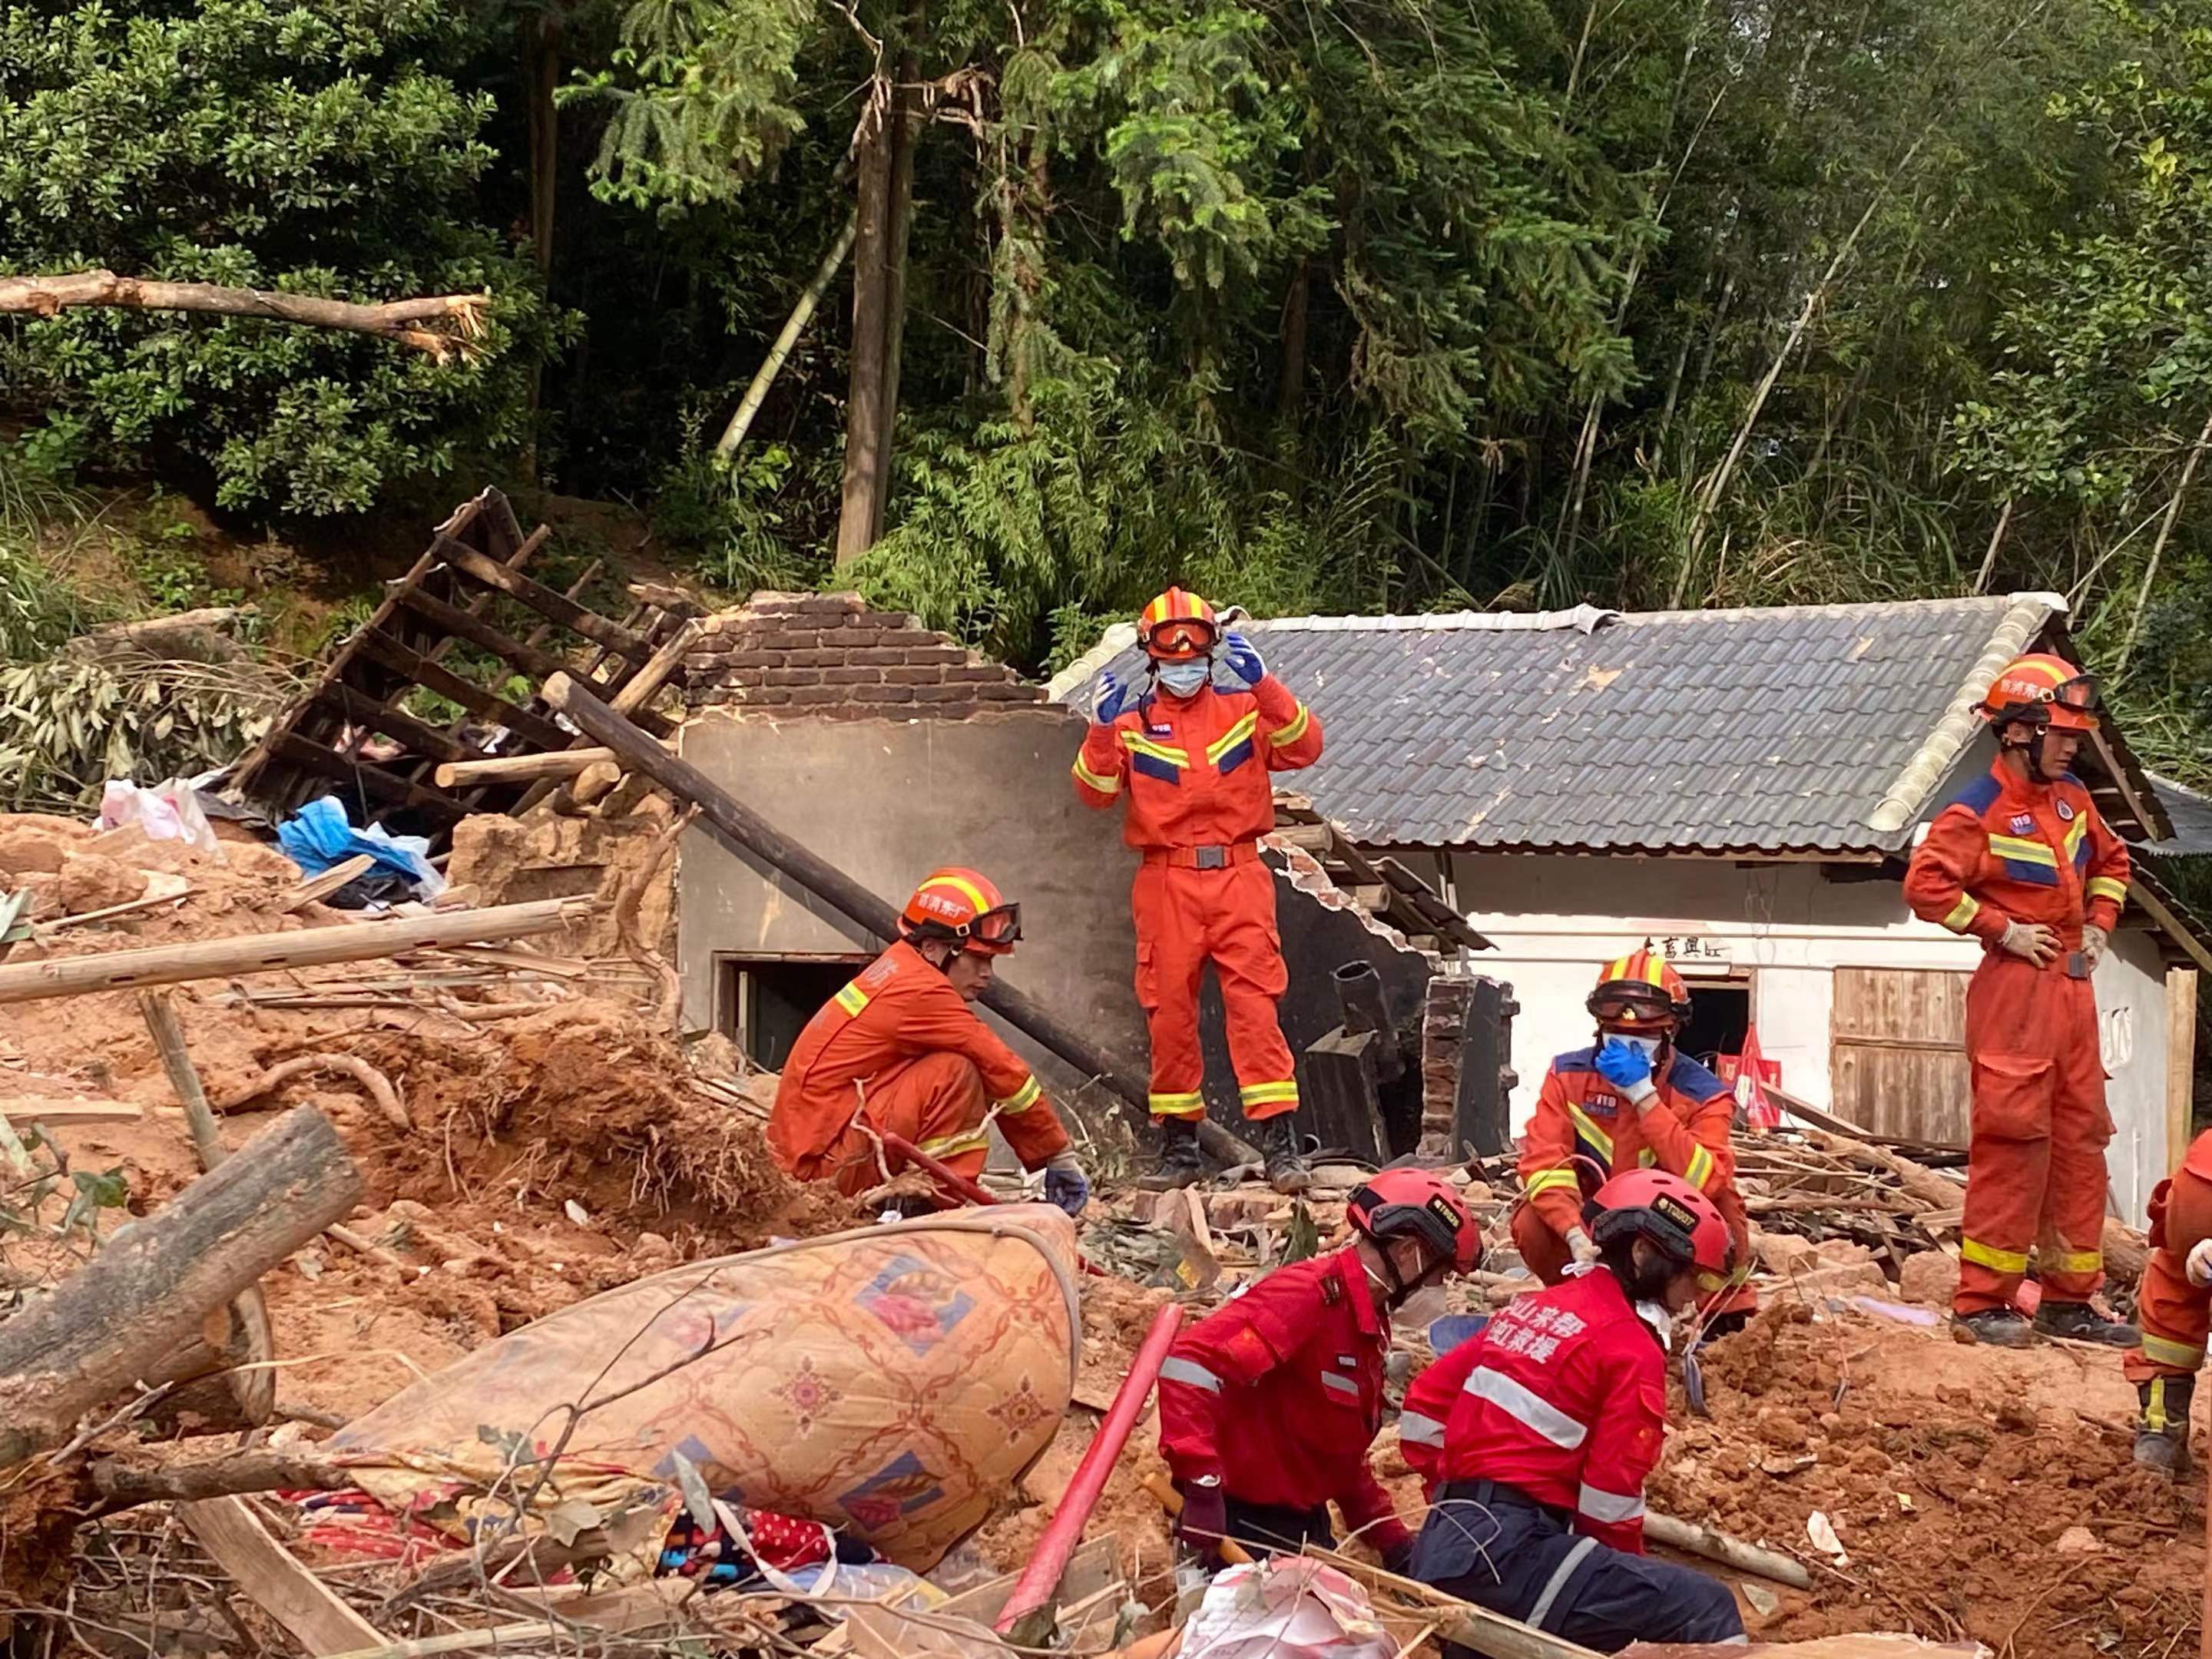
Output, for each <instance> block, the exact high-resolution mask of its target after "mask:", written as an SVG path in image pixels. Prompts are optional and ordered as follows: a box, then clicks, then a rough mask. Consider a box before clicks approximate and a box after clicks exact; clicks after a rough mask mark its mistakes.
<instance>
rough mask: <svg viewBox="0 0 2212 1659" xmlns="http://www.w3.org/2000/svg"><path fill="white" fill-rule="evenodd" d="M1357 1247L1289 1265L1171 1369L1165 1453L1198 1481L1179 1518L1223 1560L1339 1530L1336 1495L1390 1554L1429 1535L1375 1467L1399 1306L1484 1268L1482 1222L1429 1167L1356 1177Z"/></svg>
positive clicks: (1354, 1522)
mask: <svg viewBox="0 0 2212 1659" xmlns="http://www.w3.org/2000/svg"><path fill="white" fill-rule="evenodd" d="M1346 1218H1347V1219H1348V1220H1349V1221H1350V1222H1351V1224H1352V1229H1353V1231H1355V1232H1356V1233H1357V1234H1358V1237H1356V1238H1354V1239H1353V1241H1352V1243H1351V1244H1350V1245H1348V1246H1347V1247H1346V1248H1345V1249H1340V1250H1337V1251H1334V1252H1333V1253H1332V1254H1330V1255H1323V1256H1316V1257H1315V1258H1313V1259H1312V1260H1310V1261H1297V1262H1292V1263H1291V1264H1290V1265H1289V1266H1287V1267H1278V1268H1276V1269H1275V1270H1274V1272H1273V1273H1269V1274H1268V1275H1267V1277H1266V1278H1264V1279H1260V1280H1258V1281H1257V1282H1256V1283H1255V1284H1253V1285H1249V1286H1248V1287H1247V1288H1246V1289H1245V1290H1243V1291H1241V1292H1240V1293H1238V1294H1237V1296H1235V1297H1231V1299H1230V1300H1229V1301H1227V1302H1225V1303H1223V1304H1221V1306H1220V1307H1219V1308H1218V1309H1216V1310H1214V1311H1213V1312H1212V1313H1211V1314H1208V1315H1207V1316H1206V1317H1205V1318H1204V1319H1201V1320H1200V1321H1199V1322H1198V1323H1197V1324H1195V1325H1194V1326H1192V1327H1190V1328H1188V1330H1186V1331H1184V1332H1183V1334H1182V1335H1181V1336H1180V1337H1178V1338H1176V1344H1175V1346H1174V1347H1173V1348H1172V1349H1171V1350H1170V1352H1169V1354H1168V1359H1167V1363H1166V1364H1164V1365H1162V1366H1161V1367H1160V1384H1159V1388H1160V1455H1162V1456H1163V1457H1164V1458H1165V1459H1166V1460H1167V1465H1168V1468H1169V1470H1170V1473H1171V1474H1173V1475H1174V1477H1175V1481H1176V1486H1177V1487H1178V1488H1180V1489H1181V1491H1182V1504H1183V1506H1182V1517H1181V1519H1180V1520H1179V1522H1178V1523H1177V1530H1178V1531H1179V1532H1180V1534H1182V1539H1183V1541H1184V1542H1186V1543H1187V1544H1188V1545H1190V1546H1191V1547H1193V1548H1194V1549H1195V1550H1196V1551H1197V1552H1198V1553H1200V1555H1201V1556H1204V1557H1206V1558H1208V1559H1209V1560H1211V1559H1213V1558H1214V1557H1215V1554H1216V1552H1217V1550H1218V1547H1219V1545H1220V1542H1221V1541H1222V1539H1223V1538H1225V1537H1228V1538H1234V1539H1236V1540H1237V1541H1238V1542H1239V1543H1242V1544H1245V1545H1248V1546H1249V1547H1252V1548H1254V1549H1255V1550H1283V1551H1290V1552H1295V1551H1296V1550H1297V1548H1298V1547H1300V1546H1301V1545H1302V1544H1304V1542H1305V1541H1307V1540H1309V1539H1311V1540H1314V1541H1317V1542H1320V1543H1324V1544H1327V1543H1330V1542H1331V1541H1333V1539H1334V1533H1333V1532H1332V1530H1331V1528H1330V1525H1329V1515H1328V1506H1329V1504H1330V1502H1331V1501H1332V1500H1334V1503H1335V1504H1336V1505H1337V1507H1338V1508H1339V1509H1340V1510H1343V1511H1344V1518H1345V1521H1346V1523H1347V1524H1348V1525H1349V1526H1350V1527H1351V1528H1352V1530H1354V1531H1355V1532H1357V1533H1358V1534H1359V1536H1360V1537H1361V1538H1362V1539H1363V1540H1364V1541H1366V1542H1367V1543H1368V1544H1369V1545H1370V1547H1373V1548H1374V1549H1375V1550H1376V1551H1377V1552H1379V1553H1381V1555H1382V1556H1383V1559H1384V1561H1386V1562H1390V1563H1397V1564H1402V1562H1403V1561H1404V1559H1405V1556H1406V1553H1407V1549H1408V1548H1409V1547H1411V1545H1412V1543H1413V1537H1412V1534H1410V1533H1408V1532H1407V1530H1406V1527H1405V1523H1404V1522H1401V1521H1400V1520H1399V1518H1398V1511H1397V1510H1396V1508H1395V1506H1394V1505H1393V1504H1391V1502H1390V1495H1389V1493H1388V1492H1385V1491H1383V1486H1382V1483H1381V1482H1380V1481H1378V1480H1376V1478H1375V1472H1374V1470H1373V1469H1371V1468H1369V1467H1368V1462H1367V1448H1368V1445H1369V1443H1370V1442H1372V1441H1373V1439H1374V1438H1375V1433H1376V1430H1377V1429H1378V1428H1380V1427H1381V1426H1382V1422H1383V1359H1384V1358H1385V1357H1386V1356H1387V1355H1388V1354H1389V1350H1390V1315H1391V1312H1392V1310H1394V1309H1395V1308H1397V1307H1398V1306H1400V1305H1401V1304H1403V1303H1404V1302H1405V1300H1406V1298H1407V1297H1409V1296H1411V1295H1412V1294H1413V1292H1414V1291H1417V1290H1419V1289H1421V1288H1422V1287H1424V1286H1425V1285H1432V1284H1436V1283H1438V1282H1440V1281H1441V1280H1442V1279H1443V1278H1444V1276H1445V1275H1446V1274H1448V1273H1466V1272H1468V1271H1470V1270H1472V1269H1473V1268H1474V1266H1475V1265H1476V1263H1477V1262H1479V1261H1480V1260H1481V1257H1482V1229H1481V1228H1480V1225H1477V1223H1476V1221H1475V1219H1474V1215H1473V1213H1472V1212H1469V1210H1468V1207H1467V1204H1466V1201H1465V1200H1462V1198H1461V1197H1460V1195H1459V1193H1458V1190H1457V1189H1456V1188H1454V1187H1453V1186H1452V1184H1451V1183H1450V1182H1448V1181H1445V1180H1443V1178H1441V1177H1440V1176H1433V1175H1430V1174H1427V1173H1425V1172H1424V1171H1422V1170H1383V1171H1382V1173H1380V1174H1379V1175H1377V1176H1375V1178H1374V1179H1373V1180H1371V1181H1370V1182H1367V1183H1366V1185H1364V1186H1363V1187H1360V1188H1356V1189H1355V1190H1354V1191H1353V1193H1352V1197H1351V1200H1350V1201H1349V1202H1348V1203H1347V1205H1346Z"/></svg>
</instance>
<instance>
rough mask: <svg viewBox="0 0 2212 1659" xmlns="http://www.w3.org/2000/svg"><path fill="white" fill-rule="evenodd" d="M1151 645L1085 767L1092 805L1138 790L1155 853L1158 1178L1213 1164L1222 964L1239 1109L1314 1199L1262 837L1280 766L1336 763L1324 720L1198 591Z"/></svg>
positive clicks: (1146, 999)
mask: <svg viewBox="0 0 2212 1659" xmlns="http://www.w3.org/2000/svg"><path fill="white" fill-rule="evenodd" d="M1137 639H1138V641H1139V643H1140V644H1141V645H1142V646H1143V647H1144V650H1145V655H1146V660H1147V662H1148V664H1149V666H1150V682H1149V684H1146V686H1144V687H1143V688H1141V689H1139V688H1137V687H1134V686H1126V685H1124V684H1121V681H1120V680H1119V679H1118V678H1115V676H1114V675H1113V674H1111V673H1110V672H1109V673H1106V674H1102V675H1101V676H1099V680H1098V688H1097V702H1095V703H1094V704H1093V707H1092V723H1091V729H1090V731H1089V732H1087V733H1086V734H1085V737H1084V740H1083V748H1082V750H1081V752H1080V753H1079V754H1078V755H1077V756H1076V757H1075V766H1074V775H1075V791H1076V793H1077V794H1079V796H1081V797H1082V798H1083V799H1084V800H1085V801H1086V802H1087V803H1089V804H1090V805H1092V806H1096V807H1101V808H1103V807H1109V806H1111V805H1113V804H1114V803H1115V801H1116V800H1117V799H1121V797H1122V796H1124V795H1125V794H1126V795H1127V799H1128V808H1127V812H1126V814H1125V815H1124V817H1123V819H1122V824H1121V837H1122V839H1123V840H1124V841H1126V842H1128V843H1129V845H1130V846H1132V847H1133V848H1137V849H1138V850H1139V852H1140V853H1142V854H1143V855H1144V866H1143V867H1142V868H1141V869H1139V871H1138V872H1137V879H1136V884H1135V887H1134V889H1133V891H1132V893H1131V896H1130V902H1131V908H1133V910H1134V912H1135V915H1136V923H1137V1000H1138V1002H1139V1004H1140V1005H1141V1006H1143V1008H1144V1010H1145V1017H1146V1021H1147V1022H1148V1024H1150V1026H1151V1030H1152V1091H1151V1094H1152V1120H1153V1121H1154V1122H1156V1123H1157V1124H1158V1126H1159V1129H1160V1178H1159V1180H1158V1182H1157V1183H1156V1184H1158V1185H1163V1186H1170V1187H1187V1186H1188V1185H1190V1184H1191V1182H1194V1181H1196V1180H1197V1179H1198V1178H1199V1176H1200V1175H1201V1174H1202V1173H1203V1172H1204V1169H1203V1165H1202V1164H1200V1160H1199V1155H1198V1125H1199V1121H1200V1119H1201V1118H1203V1117H1204V1116H1205V1115H1206V1098H1205V1096H1204V1094H1203V1093H1202V1092H1201V1091H1202V1089H1203V1086H1204V1085H1205V1082H1206V1063H1205V1060H1204V1059H1203V1058H1202V1057H1201V1055H1200V1051H1199V1032H1198V985H1199V976H1200V973H1201V972H1202V971H1203V970H1204V969H1205V967H1206V963H1208V962H1211V963H1212V964H1213V969H1214V973H1215V975H1217V976H1218V978H1219V980H1220V982H1221V1005H1222V1010H1223V1014H1224V1017H1225V1023H1226V1024H1227V1026H1228V1036H1229V1056H1230V1060H1231V1063H1232V1064H1233V1065H1234V1066H1236V1069H1237V1084H1238V1085H1239V1086H1238V1088H1237V1101H1238V1104H1239V1106H1240V1107H1241V1109H1243V1114H1244V1118H1245V1121H1247V1122H1248V1123H1249V1124H1251V1125H1252V1126H1253V1132H1254V1138H1255V1139H1256V1140H1258V1141H1259V1143H1260V1146H1261V1150H1262V1151H1263V1152H1265V1153H1266V1154H1267V1178H1268V1180H1269V1181H1271V1182H1273V1184H1274V1186H1275V1188H1276V1189H1277V1190H1278V1191H1279V1192H1285V1193H1291V1192H1303V1191H1304V1189H1305V1186H1306V1174H1305V1168H1304V1164H1303V1162H1302V1161H1301V1160H1300V1158H1299V1157H1298V1152H1297V1137H1296V1134H1295V1132H1294V1131H1293V1130H1292V1128H1291V1114H1292V1113H1294V1112H1296V1111H1297V1104H1298V1085H1297V1073H1296V1070H1295V1067H1294V1066H1293V1063H1292V1060H1291V1046H1290V1044H1289V1043H1288V1042H1285V1041H1284V1038H1283V1029H1282V1026H1281V1025H1280V1024H1279V1023H1278V1021H1277V1019H1276V1018H1275V1003H1276V1000H1277V999H1278V998H1279V997H1280V996H1281V995H1282V994H1283V990H1284V987H1285V986H1287V985H1288V984H1289V982H1290V976H1289V974H1288V971H1287V970H1286V969H1285V968H1284V966H1283V947H1282V940H1281V938H1280V936H1279V934H1278V933H1277V932H1276V930H1275V878H1274V876H1273V873H1272V872H1270V871H1269V870H1268V868H1267V866H1266V865H1265V864H1263V863H1261V861H1260V848H1259V845H1258V843H1259V838H1260V837H1261V836H1264V835H1266V834H1267V832H1268V831H1269V830H1271V829H1273V828H1274V827H1275V805H1274V790H1273V785H1272V783H1271V782H1270V777H1271V775H1273V774H1274V773H1276V772H1286V771H1292V770H1295V769H1297V768H1299V767H1303V766H1310V765H1312V764H1313V763H1314V762H1315V761H1316V760H1317V759H1318V758H1320V756H1321V722H1320V721H1319V720H1316V719H1315V718H1314V717H1313V714H1312V711H1311V710H1310V709H1308V708H1307V707H1306V706H1305V704H1304V703H1302V702H1299V701H1298V700H1297V697H1295V696H1292V695H1291V692H1290V690H1288V688H1286V687H1285V685H1284V684H1283V683H1282V682H1281V681H1280V680H1278V679H1276V678H1274V677H1273V675H1271V674H1269V673H1268V672H1267V665H1266V664H1265V663H1264V662H1262V661H1261V658H1260V653H1259V652H1258V650H1257V649H1255V647H1254V646H1253V644H1252V642H1251V641H1249V640H1248V639H1247V638H1245V637H1244V636H1243V635H1242V634H1235V633H1231V634H1226V635H1225V634H1224V633H1223V632H1222V630H1221V626H1220V623H1219V621H1218V618H1217V617H1215V615H1214V611H1213V607H1212V605H1208V604H1207V603H1206V601H1205V600H1204V599H1200V598H1199V597H1198V595H1196V594H1195V593H1191V592H1186V591H1184V590H1183V589H1182V588H1180V587H1170V589H1168V591H1167V592H1164V593H1163V594H1161V595H1160V596H1159V598H1158V599H1154V600H1153V601H1152V603H1151V604H1150V605H1146V607H1145V610H1144V614H1143V615H1142V616H1141V617H1139V618H1138V621H1137ZM1217 653H1218V660H1219V665H1220V667H1221V670H1222V671H1223V674H1224V676H1225V682H1226V683H1225V684H1221V685H1217V684H1215V681H1214V668H1215V662H1216V658H1217Z"/></svg>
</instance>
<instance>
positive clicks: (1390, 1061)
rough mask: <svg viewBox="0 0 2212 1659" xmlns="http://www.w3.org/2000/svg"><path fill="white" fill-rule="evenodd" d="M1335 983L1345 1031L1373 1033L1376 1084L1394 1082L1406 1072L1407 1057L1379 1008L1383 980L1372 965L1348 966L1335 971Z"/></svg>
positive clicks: (1382, 1007)
mask: <svg viewBox="0 0 2212 1659" xmlns="http://www.w3.org/2000/svg"><path fill="white" fill-rule="evenodd" d="M1335 979H1336V1000H1337V1001H1338V1002H1339V1003H1340V1004H1341V1005H1342V1006H1343V1008H1344V1029H1345V1030H1347V1031H1351V1032H1354V1033H1357V1032H1360V1031H1372V1032H1374V1033H1375V1036H1376V1045H1375V1078H1376V1081H1377V1082H1378V1083H1395V1082H1396V1081H1397V1080H1398V1078H1399V1077H1400V1075H1401V1073H1403V1072H1404V1071H1405V1069H1406V1057H1405V1055H1404V1054H1402V1053H1401V1052H1400V1050H1399V1045H1398V1028H1397V1027H1396V1026H1395V1024H1392V1023H1391V1020H1390V1012H1389V1009H1387V1008H1385V1007H1384V1006H1383V976H1382V975H1380V974H1378V973H1376V971H1375V964H1374V963H1371V962H1347V963H1345V964H1344V965H1343V966H1342V967H1341V968H1339V969H1337V970H1336V975H1335Z"/></svg>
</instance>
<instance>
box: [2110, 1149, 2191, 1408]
mask: <svg viewBox="0 0 2212 1659" xmlns="http://www.w3.org/2000/svg"><path fill="white" fill-rule="evenodd" d="M2208 1238H2212V1129H2207V1130H2206V1131H2205V1132H2204V1133H2203V1134H2201V1135H2199V1136H2197V1139H2194V1140H2192V1141H2191V1142H2190V1143H2189V1151H2188V1152H2186V1153H2185V1154H2184V1155H2183V1157H2182V1160H2181V1167H2180V1168H2179V1170H2175V1171H2174V1173H2173V1175H2172V1177H2171V1178H2169V1179H2167V1180H2165V1181H2161V1182H2159V1183H2158V1185H2157V1187H2156V1188H2154V1190H2153V1191H2152V1193H2151V1195H2150V1247H2151V1248H2150V1261H2148V1263H2147V1264H2146V1265H2145V1267H2144V1268H2143V1276H2142V1285H2140V1286H2138V1287H2137V1290H2136V1323H2137V1324H2138V1325H2139V1326H2141V1327H2142V1346H2141V1347H2139V1348H2137V1349H2136V1351H2135V1352H2133V1353H2131V1354H2130V1355H2129V1356H2128V1357H2127V1358H2126V1360H2125V1361H2124V1362H2123V1364H2122V1369H2123V1370H2125V1371H2126V1372H2127V1374H2128V1381H2129V1382H2130V1383H2137V1384H2141V1383H2148V1382H2151V1381H2153V1380H2154V1379H2155V1378H2158V1377H2162V1376H2195V1375H2196V1374H2197V1370H2198V1368H2199V1367H2201V1366H2202V1365H2203V1364H2204V1338H2205V1334H2206V1332H2207V1331H2208V1330H2212V1290H2200V1289H2199V1288H2198V1287H2197V1286H2196V1285H2192V1284H2191V1283H2190V1282H2189V1272H2188V1267H2187V1263H2188V1261H2189V1252H2190V1251H2191V1250H2192V1249H2195V1248H2196V1247H2197V1245H2198V1244H2200V1243H2203V1241H2204V1240H2206V1239H2208Z"/></svg>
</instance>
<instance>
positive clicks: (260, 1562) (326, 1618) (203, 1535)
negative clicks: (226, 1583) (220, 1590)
mask: <svg viewBox="0 0 2212 1659" xmlns="http://www.w3.org/2000/svg"><path fill="white" fill-rule="evenodd" d="M177 1513H178V1516H179V1518H180V1519H182V1520H183V1522H184V1523H185V1526H186V1527H187V1528H190V1529H191V1534H192V1536H193V1537H195V1538H197V1539H198V1540H199V1541H200V1547H201V1548H203V1549H204V1550H205V1551H206V1552H207V1553H209V1554H210V1555H211V1556H213V1557H214V1558H215V1562H216V1565H217V1566H219V1567H221V1568H222V1570H223V1571H224V1572H226V1573H228V1575H229V1576H230V1578H231V1582H232V1583H235V1584H236V1585H237V1586H238V1587H239V1589H241V1590H243V1591H245V1592H246V1595H247V1596H248V1597H250V1598H251V1599H252V1602H253V1605H254V1606H255V1607H259V1608H260V1609H261V1611H262V1612H264V1613H267V1614H268V1615H269V1616H270V1618H271V1619H274V1620H276V1622H277V1623H278V1624H280V1625H282V1626H283V1627H284V1628H285V1630H287V1631H288V1632H290V1633H291V1635H292V1636H293V1638H295V1640H297V1641H298V1642H299V1644H301V1646H302V1647H304V1648H306V1649H307V1651H308V1652H309V1653H310V1654H313V1655H315V1656H317V1659H323V1656H325V1655H329V1654H334V1653H346V1652H350V1651H356V1650H359V1649H362V1648H364V1647H374V1646H378V1645H380V1644H382V1643H383V1641H384V1640H385V1636H384V1632H382V1631H380V1630H379V1629H377V1627H376V1626H374V1625H372V1624H370V1623H369V1622H368V1620H366V1619H364V1618H362V1616H361V1615H360V1614H359V1613H356V1612H355V1611H354V1610H353V1609H352V1608H351V1607H348V1606H347V1605H346V1604H345V1603H344V1602H343V1601H341V1600H340V1599H339V1597H338V1595H337V1591H335V1590H333V1589H331V1587H330V1586H329V1585H328V1584H325V1583H323V1581H322V1580H321V1579H319V1578H318V1577H315V1575H314V1574H313V1573H312V1572H309V1571H307V1568H305V1567H304V1566H302V1565H300V1563H299V1561H298V1560H297V1559H295V1557H294V1555H293V1554H292V1553H291V1551H289V1550H288V1549H286V1548H285V1547H283V1545H282V1544H279V1543H278V1542H277V1541H276V1540H275V1539H274V1538H272V1537H270V1535H269V1528H266V1527H264V1526H263V1525H262V1524H261V1517H260V1516H258V1515H256V1514H255V1513H254V1512H253V1510H252V1505H250V1504H248V1503H247V1502H246V1499H244V1498H207V1499H205V1500H204V1501H203V1502H200V1503H197V1504H179V1505H178V1506H177Z"/></svg>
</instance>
